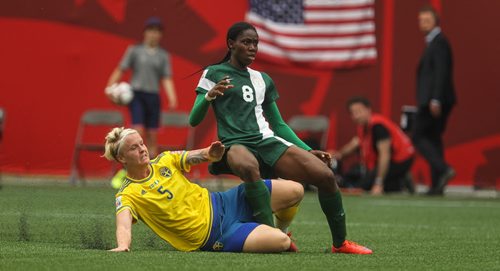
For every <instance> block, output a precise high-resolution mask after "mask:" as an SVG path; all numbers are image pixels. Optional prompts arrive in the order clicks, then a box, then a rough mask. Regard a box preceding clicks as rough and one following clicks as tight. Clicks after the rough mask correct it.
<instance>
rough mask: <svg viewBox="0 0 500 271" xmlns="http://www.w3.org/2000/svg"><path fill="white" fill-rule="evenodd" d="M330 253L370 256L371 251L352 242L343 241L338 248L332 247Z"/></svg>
mask: <svg viewBox="0 0 500 271" xmlns="http://www.w3.org/2000/svg"><path fill="white" fill-rule="evenodd" d="M332 253H348V254H372V253H373V251H372V250H371V249H369V248H367V247H364V246H362V245H360V244H357V243H355V242H353V241H349V240H345V241H344V243H342V246H341V247H339V248H336V247H334V246H332Z"/></svg>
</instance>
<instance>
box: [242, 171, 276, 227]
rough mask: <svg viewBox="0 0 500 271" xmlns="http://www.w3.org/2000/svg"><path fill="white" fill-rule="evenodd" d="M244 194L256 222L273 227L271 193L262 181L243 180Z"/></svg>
mask: <svg viewBox="0 0 500 271" xmlns="http://www.w3.org/2000/svg"><path fill="white" fill-rule="evenodd" d="M245 196H246V199H247V202H248V204H249V205H250V207H251V208H252V210H253V216H254V218H255V219H256V220H257V222H259V223H261V224H266V225H269V226H271V227H274V219H273V210H272V209H271V195H270V194H269V190H267V186H266V184H265V183H264V182H263V181H256V182H245Z"/></svg>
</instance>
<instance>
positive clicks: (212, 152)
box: [186, 141, 225, 166]
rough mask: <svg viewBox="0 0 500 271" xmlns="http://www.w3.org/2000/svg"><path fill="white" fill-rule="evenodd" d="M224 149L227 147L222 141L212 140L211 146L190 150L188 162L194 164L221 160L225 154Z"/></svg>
mask: <svg viewBox="0 0 500 271" xmlns="http://www.w3.org/2000/svg"><path fill="white" fill-rule="evenodd" d="M224 150H225V147H224V145H222V143H221V142H220V141H215V142H212V144H210V146H209V147H206V148H204V149H198V150H192V151H190V152H188V154H187V157H186V163H188V164H189V165H191V166H193V165H197V164H200V163H203V162H216V161H219V160H220V159H221V158H222V155H224Z"/></svg>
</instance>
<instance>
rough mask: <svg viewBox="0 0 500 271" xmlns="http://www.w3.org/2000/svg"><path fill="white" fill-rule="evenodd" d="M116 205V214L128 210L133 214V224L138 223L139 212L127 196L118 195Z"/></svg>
mask: <svg viewBox="0 0 500 271" xmlns="http://www.w3.org/2000/svg"><path fill="white" fill-rule="evenodd" d="M115 205H116V214H117V215H118V214H119V213H121V212H122V211H123V210H125V209H128V210H129V211H130V213H131V214H132V223H136V222H137V219H138V218H137V212H136V210H135V208H134V204H133V203H132V202H131V201H130V199H129V198H128V197H127V196H126V195H123V194H121V195H117V197H116V200H115Z"/></svg>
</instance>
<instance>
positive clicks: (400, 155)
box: [333, 97, 415, 195]
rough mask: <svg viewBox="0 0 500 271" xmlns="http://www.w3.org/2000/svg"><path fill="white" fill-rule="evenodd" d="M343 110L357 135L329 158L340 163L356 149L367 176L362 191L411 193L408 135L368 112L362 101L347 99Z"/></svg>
mask: <svg viewBox="0 0 500 271" xmlns="http://www.w3.org/2000/svg"><path fill="white" fill-rule="evenodd" d="M347 107H348V109H349V112H350V114H351V118H352V120H353V121H354V122H355V123H356V124H358V127H357V135H356V136H354V137H353V138H352V139H351V141H350V142H349V143H347V144H346V145H344V146H343V147H342V148H341V149H340V151H334V153H333V157H334V158H336V159H337V160H341V159H342V158H344V157H346V156H348V155H350V154H352V153H354V152H355V151H356V150H359V151H360V153H361V162H362V163H363V164H364V166H365V167H366V169H367V173H368V174H367V176H366V178H365V181H364V182H363V184H362V188H363V189H365V190H366V191H371V194H374V195H379V194H382V193H383V192H385V193H387V192H400V191H402V188H403V187H404V186H407V187H408V188H409V190H410V192H411V193H413V190H412V188H413V185H412V184H411V177H410V176H409V170H410V168H411V166H412V164H413V160H414V156H415V149H414V148H413V145H412V143H411V140H410V139H409V138H408V136H406V134H405V133H404V132H403V131H402V130H401V129H400V127H399V126H398V125H396V124H395V123H394V122H392V121H391V120H389V119H388V118H386V117H384V116H382V115H380V114H375V113H372V110H371V104H370V101H369V100H368V99H366V98H363V97H354V98H351V99H350V100H349V101H348V102H347Z"/></svg>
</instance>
